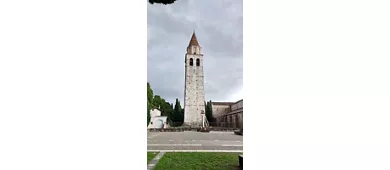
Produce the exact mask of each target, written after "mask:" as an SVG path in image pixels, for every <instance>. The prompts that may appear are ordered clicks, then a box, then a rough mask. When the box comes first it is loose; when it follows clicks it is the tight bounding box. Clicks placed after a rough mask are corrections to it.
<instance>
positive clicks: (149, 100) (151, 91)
mask: <svg viewBox="0 0 390 170" xmlns="http://www.w3.org/2000/svg"><path fill="white" fill-rule="evenodd" d="M147 89H148V103H150V104H152V103H153V98H154V94H153V90H152V88H151V87H150V84H149V82H148V86H147Z"/></svg>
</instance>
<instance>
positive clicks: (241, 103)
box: [231, 100, 244, 111]
mask: <svg viewBox="0 0 390 170" xmlns="http://www.w3.org/2000/svg"><path fill="white" fill-rule="evenodd" d="M243 106H244V100H240V101H238V102H237V103H235V104H232V105H231V108H232V111H234V110H238V109H240V108H243Z"/></svg>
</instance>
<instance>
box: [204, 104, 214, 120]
mask: <svg viewBox="0 0 390 170" xmlns="http://www.w3.org/2000/svg"><path fill="white" fill-rule="evenodd" d="M205 112H206V118H207V120H208V121H209V122H213V121H214V119H213V107H212V102H211V100H210V101H208V102H207V103H206V102H205Z"/></svg>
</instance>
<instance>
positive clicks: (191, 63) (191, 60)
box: [190, 58, 194, 66]
mask: <svg viewBox="0 0 390 170" xmlns="http://www.w3.org/2000/svg"><path fill="white" fill-rule="evenodd" d="M193 65H194V59H192V58H190V66H193Z"/></svg>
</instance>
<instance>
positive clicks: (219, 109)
mask: <svg viewBox="0 0 390 170" xmlns="http://www.w3.org/2000/svg"><path fill="white" fill-rule="evenodd" d="M212 108H213V117H215V118H218V117H220V116H221V115H223V114H226V113H229V112H230V105H218V104H212Z"/></svg>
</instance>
